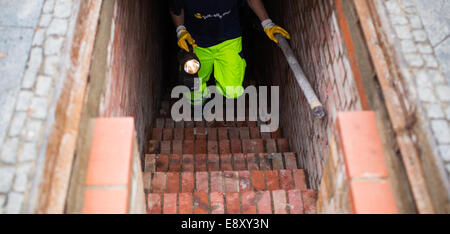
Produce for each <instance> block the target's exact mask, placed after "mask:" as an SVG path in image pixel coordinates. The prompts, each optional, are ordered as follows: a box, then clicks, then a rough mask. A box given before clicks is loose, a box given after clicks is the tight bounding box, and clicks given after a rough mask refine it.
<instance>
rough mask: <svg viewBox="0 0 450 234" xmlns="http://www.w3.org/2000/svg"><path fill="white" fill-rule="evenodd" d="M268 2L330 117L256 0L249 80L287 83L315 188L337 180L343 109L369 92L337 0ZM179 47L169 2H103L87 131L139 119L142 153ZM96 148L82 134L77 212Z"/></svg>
mask: <svg viewBox="0 0 450 234" xmlns="http://www.w3.org/2000/svg"><path fill="white" fill-rule="evenodd" d="M344 2H345V1H344ZM265 4H266V8H267V10H268V12H269V15H270V16H271V18H272V19H273V21H274V22H276V23H277V24H279V25H282V26H284V27H285V28H286V29H287V30H288V31H289V32H290V33H291V34H292V40H291V42H290V44H291V46H292V48H293V50H294V52H295V53H296V55H297V56H298V59H299V61H300V63H301V65H302V68H303V69H304V72H305V74H306V76H307V77H308V79H309V80H310V82H311V85H312V86H313V88H314V90H315V91H316V93H317V95H318V96H319V98H320V100H321V101H322V103H323V104H324V106H325V108H326V111H327V117H326V118H325V119H324V120H315V119H314V118H313V116H312V113H311V111H310V109H309V106H308V104H307V102H306V99H305V97H304V95H303V93H302V91H301V89H300V87H299V86H298V84H297V81H296V80H295V77H294V76H293V74H292V73H291V71H290V70H289V67H288V65H287V63H286V59H285V58H284V57H283V54H282V52H281V50H280V49H279V48H278V47H277V46H276V45H275V44H274V43H273V42H271V41H270V40H269V39H267V38H266V35H265V34H264V32H263V31H262V30H261V29H260V27H261V26H260V23H259V21H258V20H257V18H256V16H255V15H254V14H253V13H252V12H251V10H250V9H249V8H248V7H247V8H245V9H243V10H242V13H241V17H242V19H241V20H242V22H243V29H244V31H243V40H244V42H243V46H244V54H245V58H246V60H247V64H248V66H247V71H246V78H245V84H246V85H250V84H255V85H257V86H258V85H269V86H270V85H276V86H280V94H281V96H280V104H281V106H280V108H281V113H280V125H281V129H282V135H283V136H284V137H285V138H287V139H288V140H289V143H290V147H291V151H292V152H295V153H297V154H298V164H299V167H301V168H303V169H305V171H306V175H307V185H308V187H309V188H310V189H313V190H316V191H317V190H319V189H320V186H321V181H322V179H327V180H338V178H334V177H335V176H336V175H339V174H338V173H337V172H336V174H332V175H324V173H325V172H326V173H334V172H335V171H334V168H335V165H333V166H330V165H328V164H326V163H327V162H329V161H333V160H328V158H329V157H330V154H331V153H330V151H332V150H336V147H337V146H336V145H337V143H336V139H335V134H336V133H335V131H336V130H335V126H334V124H335V121H336V116H337V113H338V112H339V111H352V110H363V109H366V107H367V100H366V99H367V97H365V96H364V95H365V94H364V92H362V90H363V89H364V88H361V87H360V84H357V82H356V81H355V76H354V73H353V71H354V69H353V68H352V65H351V64H350V61H349V58H348V54H349V51H348V49H347V48H346V46H345V41H344V36H343V35H342V32H341V28H340V25H339V16H338V12H337V11H336V5H335V3H334V1H328V0H320V1H315V0H309V1H297V0H286V1H265ZM347 7H351V6H347ZM355 27H356V26H355ZM364 49H365V48H364ZM177 51H178V47H177V46H176V36H175V27H174V26H173V23H172V21H171V18H170V15H169V11H168V4H167V1H157V0H153V1H148V0H134V1H103V6H102V12H101V18H100V24H99V29H98V32H97V39H96V45H95V50H94V56H93V60H92V61H93V63H92V67H91V72H90V76H89V78H90V79H89V87H88V94H87V97H86V105H85V107H84V111H83V119H82V127H81V130H80V132H89V126H90V125H89V120H90V119H91V118H95V117H98V116H100V117H119V116H133V117H134V118H135V124H136V132H137V140H138V142H137V144H138V148H139V151H140V154H141V155H142V159H143V160H144V157H145V154H146V153H147V151H148V148H149V141H150V139H151V135H152V128H154V127H155V120H156V118H157V117H158V116H159V115H160V114H161V113H160V110H161V109H162V108H163V107H162V103H163V101H164V100H166V99H167V96H168V95H169V94H170V90H171V88H172V87H173V86H175V85H177V84H178V80H177V75H176V73H177V66H178V65H177V62H176V54H177ZM363 57H364V56H363ZM360 62H361V64H362V65H360V67H361V66H363V65H366V66H367V67H366V68H365V69H363V70H364V72H366V73H367V74H366V75H365V76H371V78H370V79H373V77H374V74H373V68H371V65H370V64H371V62H370V59H369V58H368V57H365V58H364V59H362V60H361V61H360ZM371 72H372V73H371ZM368 85H371V84H368ZM361 94H363V97H362V96H361ZM365 106H366V107H365ZM88 149H89V136H85V137H81V139H80V140H79V142H78V150H77V156H76V158H75V163H74V168H76V169H77V170H74V172H73V176H72V181H71V191H70V192H69V199H68V200H69V202H68V206H67V212H69V213H72V212H76V211H77V210H78V211H79V210H80V204H81V202H79V201H78V199H79V197H80V196H78V195H77V194H81V191H82V184H83V183H82V182H81V181H83V178H84V176H85V174H84V173H85V169H83V168H86V164H87V155H88ZM342 196H345V195H342Z"/></svg>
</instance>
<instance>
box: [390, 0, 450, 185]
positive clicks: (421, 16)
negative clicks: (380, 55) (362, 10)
mask: <svg viewBox="0 0 450 234" xmlns="http://www.w3.org/2000/svg"><path fill="white" fill-rule="evenodd" d="M383 2H384V4H385V6H386V9H387V10H388V14H389V17H390V19H391V24H392V26H393V28H394V30H395V33H396V40H397V41H398V43H399V45H400V46H401V47H400V49H399V51H400V53H401V56H402V57H403V58H404V59H405V60H406V63H407V65H408V66H407V67H406V68H409V69H403V70H402V73H403V76H404V79H405V81H406V82H407V86H408V89H409V90H408V91H409V92H410V94H411V95H412V97H413V98H412V99H411V100H417V103H415V104H417V106H416V107H417V109H418V110H417V111H418V112H419V114H420V118H422V120H423V121H424V122H425V124H424V127H425V128H428V131H429V132H430V133H431V137H432V138H434V139H431V140H432V141H433V142H432V145H434V146H436V149H437V150H436V152H437V153H438V154H440V158H441V162H442V165H443V170H446V171H447V178H448V179H450V127H449V126H450V86H449V84H450V76H449V74H448V68H449V66H450V55H449V53H450V48H449V46H448V43H450V39H449V35H450V31H449V27H450V15H449V14H448V12H450V2H449V1H448V0H433V1H425V0H384V1H383ZM444 74H446V75H444ZM445 76H447V79H446V78H445ZM444 173H445V172H444Z"/></svg>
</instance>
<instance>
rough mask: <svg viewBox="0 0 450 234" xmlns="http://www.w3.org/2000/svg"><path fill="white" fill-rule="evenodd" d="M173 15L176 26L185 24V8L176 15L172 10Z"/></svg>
mask: <svg viewBox="0 0 450 234" xmlns="http://www.w3.org/2000/svg"><path fill="white" fill-rule="evenodd" d="M170 14H171V15H172V19H173V23H174V24H175V27H177V28H178V27H179V26H181V25H184V10H181V14H180V15H175V14H174V13H173V12H172V11H171V12H170Z"/></svg>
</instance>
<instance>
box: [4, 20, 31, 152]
mask: <svg viewBox="0 0 450 234" xmlns="http://www.w3.org/2000/svg"><path fill="white" fill-rule="evenodd" d="M0 32H1V33H0V54H1V55H2V56H0V145H1V143H2V142H3V139H4V136H5V134H6V131H7V129H8V125H9V121H10V119H11V115H12V114H13V111H14V105H15V103H16V97H17V94H18V92H19V90H20V86H21V82H22V77H23V73H24V70H25V67H26V62H27V60H28V56H29V54H30V50H31V43H32V40H33V34H34V30H33V29H31V28H16V27H1V26H0Z"/></svg>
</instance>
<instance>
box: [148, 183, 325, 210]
mask: <svg viewBox="0 0 450 234" xmlns="http://www.w3.org/2000/svg"><path fill="white" fill-rule="evenodd" d="M315 203H316V193H315V191H313V190H299V189H292V190H274V191H257V192H254V191H248V192H228V193H224V192H211V193H208V192H187V193H165V194H161V193H151V194H148V196H147V212H148V213H149V214H315V213H316V205H315Z"/></svg>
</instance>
